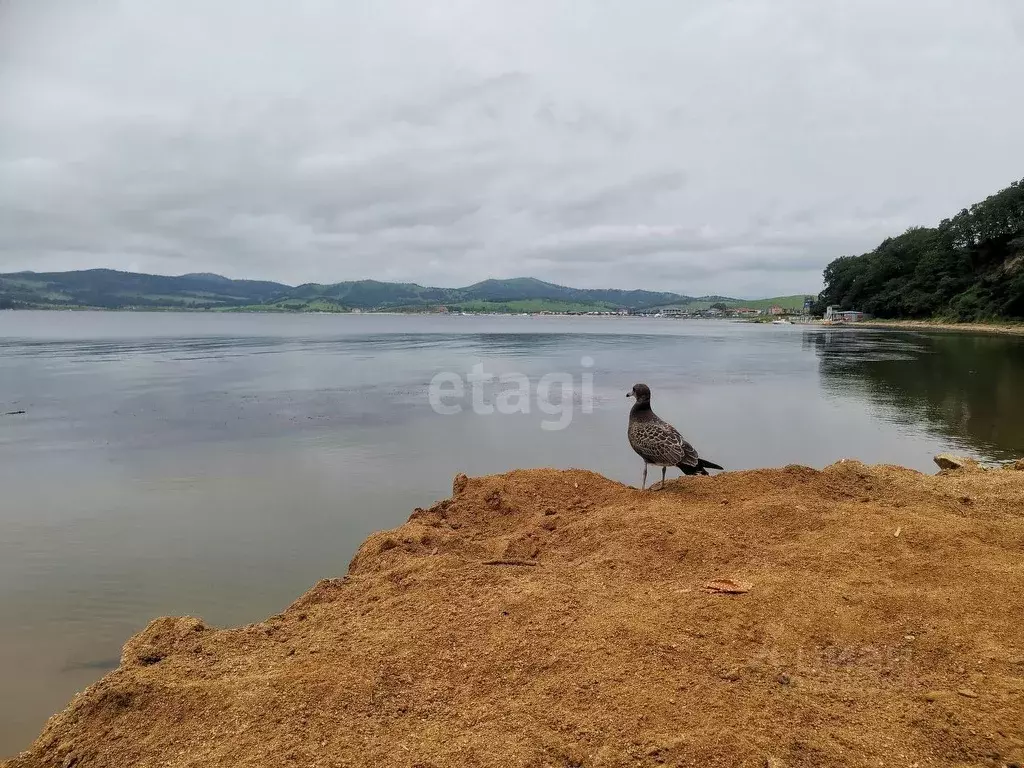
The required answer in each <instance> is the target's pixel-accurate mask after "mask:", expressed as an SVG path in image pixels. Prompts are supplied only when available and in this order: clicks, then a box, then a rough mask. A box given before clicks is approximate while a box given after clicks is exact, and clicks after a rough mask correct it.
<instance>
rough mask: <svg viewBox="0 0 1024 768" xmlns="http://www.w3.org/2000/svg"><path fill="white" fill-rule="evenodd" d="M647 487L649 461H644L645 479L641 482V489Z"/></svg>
mask: <svg viewBox="0 0 1024 768" xmlns="http://www.w3.org/2000/svg"><path fill="white" fill-rule="evenodd" d="M646 487H647V462H646V461H645V462H644V480H643V482H642V483H640V490H641V491H642V490H644V489H645V488H646Z"/></svg>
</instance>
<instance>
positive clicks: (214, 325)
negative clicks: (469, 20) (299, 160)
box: [0, 312, 1024, 755]
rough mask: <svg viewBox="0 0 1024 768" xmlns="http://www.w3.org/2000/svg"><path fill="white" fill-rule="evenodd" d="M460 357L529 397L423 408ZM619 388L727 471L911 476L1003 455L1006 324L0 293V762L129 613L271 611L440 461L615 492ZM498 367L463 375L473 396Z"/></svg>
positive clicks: (624, 407) (1019, 406) (131, 621)
mask: <svg viewBox="0 0 1024 768" xmlns="http://www.w3.org/2000/svg"><path fill="white" fill-rule="evenodd" d="M584 358H589V361H591V362H592V364H590V365H587V364H585V363H586V362H588V361H585V360H584ZM479 363H483V365H484V371H485V372H490V373H494V374H516V373H519V374H522V375H524V376H526V377H528V379H529V382H530V392H529V397H528V399H527V400H526V407H527V408H528V410H529V413H516V414H502V413H498V412H495V413H492V414H490V415H484V414H480V413H474V409H473V407H472V392H471V388H470V384H469V383H468V382H467V383H466V385H465V386H466V391H465V396H464V398H463V399H462V400H461V404H462V406H463V407H462V410H461V412H460V413H457V414H453V415H441V414H439V413H437V412H435V411H434V410H433V409H432V407H431V405H430V401H429V387H430V382H431V379H432V377H434V375H435V374H437V373H439V372H444V371H447V372H450V373H452V374H453V375H458V376H461V377H463V378H465V377H466V375H467V374H469V373H470V371H471V369H472V366H473V365H474V364H479ZM557 373H561V374H563V376H565V377H567V378H570V379H571V389H567V390H566V391H565V393H564V394H565V398H564V400H563V399H561V398H560V397H559V395H560V394H562V390H561V387H560V385H558V384H555V385H554V386H552V387H551V389H550V391H549V396H548V397H545V396H544V395H543V393H542V392H538V385H539V384H540V381H541V379H542V377H543V376H545V374H557ZM588 376H589V377H592V378H591V379H589V380H588V378H587V377H588ZM640 380H642V381H646V382H647V383H648V384H650V385H651V387H652V389H653V391H654V400H653V405H654V408H655V410H656V411H657V412H658V413H659V415H661V416H662V417H664V418H666V419H668V420H670V421H672V422H673V423H674V424H675V425H676V426H677V427H679V428H680V430H681V431H682V432H683V434H684V435H686V436H687V437H688V438H689V439H690V440H691V441H692V442H693V443H694V444H695V445H696V446H697V448H698V450H699V451H700V452H701V455H703V456H705V457H706V458H709V459H711V460H713V461H717V462H719V463H720V464H723V465H724V466H726V467H727V468H729V469H743V468H749V467H760V466H780V465H785V464H790V463H800V464H808V465H811V466H815V467H821V466H824V465H826V464H828V463H831V462H832V461H835V460H837V459H840V458H844V457H855V458H859V459H861V460H863V461H866V462H872V463H874V462H887V463H898V464H903V465H906V466H910V467H914V468H917V469H920V470H922V471H926V472H932V471H934V469H935V467H934V465H933V464H932V462H931V458H932V456H933V455H934V454H935V453H938V452H940V451H944V450H953V451H957V452H961V453H966V454H970V455H974V456H977V457H979V458H983V459H988V460H998V459H1007V458H1010V457H1014V456H1019V455H1024V398H1021V397H1020V392H1021V391H1022V389H1024V339H1021V338H1017V337H1006V336H997V335H967V334H955V333H945V334H943V333H921V332H912V333H911V332H896V331H887V330H851V329H824V328H812V327H801V326H772V325H748V324H738V323H728V322H713V321H671V320H644V319H634V318H587V317H582V318H521V317H507V318H506V317H500V318H498V317H495V318H474V317H461V316H452V317H444V316H423V317H407V316H379V315H373V316H369V315H347V316H334V315H324V316H317V315H284V316H274V315H218V314H170V313H167V314H159V313H153V314H146V313H137V314H135V313H131V314H129V313H87V312H82V313H79V312H0V413H6V412H9V411H18V410H24V411H25V413H24V414H12V415H4V416H0V755H8V754H13V753H15V752H16V751H18V750H19V749H22V748H24V747H26V746H27V745H28V743H29V742H30V741H31V739H32V738H34V736H35V735H36V734H37V733H38V731H39V729H40V728H41V726H42V724H43V722H44V720H45V718H46V717H48V716H49V715H50V714H52V713H53V712H54V711H56V710H58V709H59V708H61V707H62V706H63V705H64V704H65V703H66V702H67V700H68V699H69V698H70V697H71V695H73V694H74V692H75V691H77V690H79V689H81V688H82V687H84V686H86V685H88V684H89V683H91V682H92V681H94V680H95V679H97V678H98V677H99V676H100V675H102V674H103V672H104V671H105V670H106V669H108V668H110V667H111V666H113V665H115V664H116V661H117V657H118V655H119V653H120V647H121V644H122V643H123V642H124V640H125V639H126V638H127V637H128V636H129V635H131V634H132V633H134V632H137V631H138V630H140V629H141V628H142V627H143V626H145V624H146V623H147V621H148V620H149V619H150V618H152V617H154V616H159V615H168V614H170V615H181V614H190V615H195V616H201V617H203V618H204V619H205V620H206V621H207V622H209V623H211V624H214V625H230V624H241V623H247V622H251V621H257V620H260V619H262V618H264V617H266V616H268V615H270V614H272V613H276V612H278V611H280V610H282V609H283V608H284V607H285V606H287V605H288V604H289V603H290V602H291V601H292V600H293V599H294V598H296V597H297V596H298V595H300V594H301V593H302V592H303V591H305V590H306V589H307V588H308V587H309V586H311V585H312V584H313V583H314V582H315V581H316V580H317V579H319V578H323V577H330V576H338V575H341V574H343V573H344V572H345V569H346V567H347V564H348V561H349V559H350V557H351V555H352V554H353V552H354V551H355V548H356V547H357V546H358V544H359V543H360V542H361V541H362V539H363V538H364V537H365V536H366V535H367V534H368V533H369V532H371V531H373V530H377V529H381V528H387V527H392V526H395V525H399V524H400V523H402V522H404V520H405V519H406V518H407V517H408V515H409V512H410V510H411V509H412V508H413V507H416V506H424V505H427V504H429V503H430V502H432V501H433V500H435V499H438V498H442V497H444V496H447V495H448V494H449V492H450V488H451V480H452V477H453V476H454V475H455V474H456V473H457V472H467V473H469V474H485V473H492V472H501V471H504V470H508V469H511V468H516V467H532V466H556V467H584V468H588V469H593V470H595V471H597V472H601V473H602V474H605V475H608V476H609V477H612V478H615V479H617V480H621V481H623V482H626V483H631V484H638V483H639V481H640V475H641V471H642V463H641V462H640V461H639V459H638V458H637V457H636V455H635V454H633V453H632V452H631V450H630V448H629V445H628V444H627V442H626V436H625V427H626V416H627V413H628V408H629V401H628V400H626V399H625V393H626V391H627V390H628V389H629V388H630V387H631V386H632V384H633V383H634V382H636V381H640ZM588 382H592V383H588ZM510 386H511V385H508V384H506V385H504V386H502V385H498V386H495V385H493V384H492V385H487V386H485V387H483V388H482V390H481V403H482V405H483V406H485V407H486V406H488V405H493V404H495V403H496V402H497V400H496V397H497V395H498V394H499V393H500V392H503V391H504V392H507V391H508V389H509V387H510ZM449 389H450V387H449ZM1015 391H1016V395H1015ZM445 402H446V403H452V402H454V399H453V398H449V399H448V400H446V401H445ZM544 408H547V409H548V411H549V412H547V413H546V412H544V410H543V409H544ZM588 411H589V412H588ZM545 421H546V422H548V423H549V426H550V425H551V424H552V423H556V422H561V423H563V424H566V426H565V428H563V429H544V428H543V427H542V422H545ZM674 474H677V473H674ZM652 477H653V475H652Z"/></svg>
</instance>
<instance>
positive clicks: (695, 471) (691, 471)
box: [678, 459, 725, 475]
mask: <svg viewBox="0 0 1024 768" xmlns="http://www.w3.org/2000/svg"><path fill="white" fill-rule="evenodd" d="M678 467H679V469H681V470H682V471H683V474H684V475H706V474H707V473H708V470H709V469H725V467H721V466H719V465H718V464H715V463H714V462H711V461H705V460H704V459H697V466H695V467H694V466H690V465H687V464H682V463H680V464H679V465H678Z"/></svg>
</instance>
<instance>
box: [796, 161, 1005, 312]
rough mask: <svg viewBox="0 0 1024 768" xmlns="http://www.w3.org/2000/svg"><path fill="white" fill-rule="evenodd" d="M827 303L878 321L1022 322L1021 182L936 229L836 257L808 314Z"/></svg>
mask: <svg viewBox="0 0 1024 768" xmlns="http://www.w3.org/2000/svg"><path fill="white" fill-rule="evenodd" d="M828 305H836V306H839V307H841V308H842V309H858V310H861V311H864V312H869V313H871V314H872V315H874V316H876V317H883V318H933V317H935V318H940V317H941V318H947V319H950V320H958V321H964V322H967V321H972V320H994V319H1016V318H1024V181H1020V182H1014V183H1013V184H1011V185H1010V186H1009V187H1007V188H1006V189H1004V190H1002V191H1000V192H997V193H996V194H994V195H992V196H991V197H989V198H986V199H985V200H984V201H982V202H980V203H976V204H974V205H972V206H971V207H970V208H965V209H964V210H962V211H960V213H958V214H957V215H956V216H954V217H953V218H951V219H944V220H943V221H942V222H941V223H940V224H939V226H938V227H934V228H928V227H917V228H913V229H909V230H907V231H906V232H904V233H903V234H902V235H899V236H898V237H891V238H889V239H888V240H886V241H885V242H883V243H882V244H881V245H879V246H878V247H877V248H875V250H873V251H871V252H870V253H865V254H862V255H861V256H843V257H841V258H838V259H836V260H835V261H833V262H832V263H831V264H829V265H828V266H827V267H826V268H825V290H823V291H822V292H821V293H820V294H819V296H818V302H817V305H816V310H817V311H818V312H823V311H824V309H825V307H827V306H828Z"/></svg>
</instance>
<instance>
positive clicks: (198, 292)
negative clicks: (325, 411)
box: [0, 268, 792, 312]
mask: <svg viewBox="0 0 1024 768" xmlns="http://www.w3.org/2000/svg"><path fill="white" fill-rule="evenodd" d="M787 298H792V297H787ZM717 301H722V302H725V303H731V304H734V305H739V304H742V303H743V300H741V299H733V298H729V297H722V296H705V297H694V296H687V295H685V294H678V293H673V292H668V291H647V290H640V289H637V290H624V289H617V288H607V289H605V288H572V287H569V286H563V285H557V284H555V283H549V282H546V281H543V280H539V279H537V278H534V277H517V278H508V279H497V278H489V279H487V280H482V281H480V282H477V283H473V284H472V285H468V286H464V287H461V288H439V287H434V286H424V285H419V284H418V283H393V282H385V281H380V280H345V281H340V282H337V283H303V284H300V285H296V286H291V285H287V284H285V283H278V282H274V281H270V280H246V279H234V278H228V277H224V276H223V275H218V274H214V273H209V272H190V273H186V274H183V275H153V274H146V273H139V272H125V271H121V270H113V269H103V268H98V269H87V270H74V271H68V272H33V271H22V272H11V273H6V274H0V309H61V308H69V309H70V308H74V309H113V310H119V309H154V310H156V309H179V310H182V309H184V310H204V309H205V310H221V311H223V310H236V311H238V310H253V311H256V310H264V311H292V312H301V311H333V312H345V311H352V310H360V311H374V310H377V311H381V310H396V311H423V310H429V309H433V308H437V307H447V308H453V309H460V308H462V309H475V310H477V311H499V310H502V309H506V310H507V309H513V310H515V309H522V308H523V307H526V306H529V307H533V308H535V309H536V308H540V309H552V310H555V311H558V310H562V311H584V310H588V309H590V310H634V311H636V310H651V309H657V308H661V307H672V306H679V307H687V306H690V307H693V306H695V305H709V304H710V303H713V302H717ZM759 301H764V300H759Z"/></svg>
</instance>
